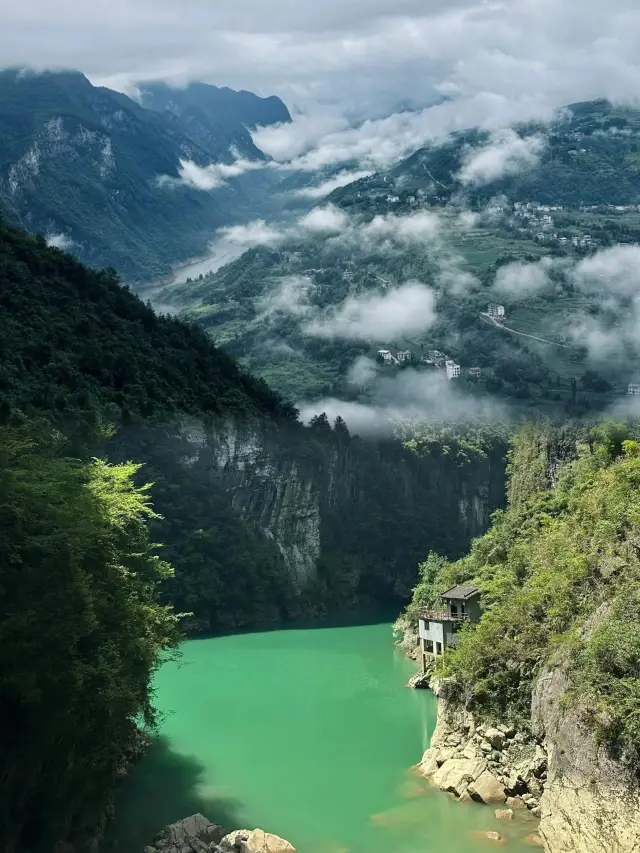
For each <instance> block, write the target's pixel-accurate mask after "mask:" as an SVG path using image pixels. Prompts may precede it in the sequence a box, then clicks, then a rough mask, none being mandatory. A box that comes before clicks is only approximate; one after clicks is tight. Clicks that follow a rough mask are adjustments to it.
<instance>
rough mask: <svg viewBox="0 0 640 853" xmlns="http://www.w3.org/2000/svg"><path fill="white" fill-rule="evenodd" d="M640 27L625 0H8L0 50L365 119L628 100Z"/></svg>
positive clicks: (17, 59) (635, 81)
mask: <svg viewBox="0 0 640 853" xmlns="http://www.w3.org/2000/svg"><path fill="white" fill-rule="evenodd" d="M639 29H640V10H638V7H637V4H636V2H635V0H610V1H609V2H607V3H603V2H602V0H574V2H571V3H568V2H566V0H539V2H533V0H497V2H483V0H431V2H429V3H428V4H425V3H424V0H396V2H394V3H391V2H390V0H350V2H349V3H345V2H338V0H326V2H323V3H315V4H314V3H310V2H306V3H292V2H291V0H272V2H270V3H268V4H265V3H261V2H259V0H236V2H234V3H226V4H225V3H211V2H205V0H185V2H183V3H181V4H179V3H177V2H175V0H111V2H110V3H109V8H108V13H104V12H103V11H100V10H99V8H98V7H97V6H96V5H95V4H91V3H86V2H84V0H65V2H64V3H57V4H56V3H52V2H51V0H30V1H29V2H27V3H25V2H24V0H4V2H3V5H2V27H0V54H1V55H2V56H3V61H4V62H5V63H6V64H7V65H17V66H21V65H25V64H28V65H34V66H38V67H42V66H46V67H60V66H63V67H69V66H73V67H77V68H81V69H83V70H85V71H86V72H87V73H88V74H89V75H90V76H91V77H92V79H95V80H97V81H99V82H101V83H104V84H106V85H112V86H114V85H115V86H117V87H120V88H123V89H126V88H127V87H130V86H131V83H132V81H135V80H154V79H166V80H170V81H172V82H175V83H180V82H185V81H186V80H189V79H203V80H205V81H207V82H212V83H217V84H218V85H229V86H233V87H235V88H249V89H253V90H258V91H259V92H260V93H261V94H271V93H272V92H275V93H277V94H280V95H281V96H283V97H284V98H285V99H286V100H287V101H288V102H289V103H291V104H301V105H308V104H309V103H311V102H313V103H317V104H326V103H327V102H333V103H334V104H335V103H336V102H340V104H341V110H342V112H343V114H344V113H345V112H348V113H349V114H352V113H354V112H356V111H360V112H361V113H362V115H363V116H371V115H373V114H374V113H375V114H377V115H380V111H381V110H384V109H386V110H388V111H389V112H391V111H397V110H398V105H399V104H403V105H405V106H410V107H415V106H418V107H419V106H424V105H425V104H426V103H428V102H429V101H430V100H432V99H433V97H434V94H438V95H439V94H444V95H446V96H448V97H451V98H453V99H455V100H456V101H457V102H458V103H459V106H460V112H461V113H462V112H466V113H467V118H468V117H469V112H468V111H467V106H468V107H469V110H471V111H472V105H473V101H474V99H476V98H478V97H483V98H485V100H488V99H490V98H493V99H498V100H499V99H504V100H505V101H506V102H509V103H510V104H513V105H515V104H518V102H520V103H521V104H523V103H524V102H525V101H526V102H527V103H528V104H529V108H530V111H531V110H534V109H539V108H540V107H541V106H542V105H547V107H548V106H549V105H551V106H557V105H559V104H562V103H569V102H572V101H576V100H581V99H586V98H592V97H597V96H611V97H616V98H625V97H634V96H635V95H636V93H637V92H638V91H640V79H639V71H638V51H637V45H638V32H639ZM52 33H55V38H52V37H51V34H52ZM386 138H390V137H386Z"/></svg>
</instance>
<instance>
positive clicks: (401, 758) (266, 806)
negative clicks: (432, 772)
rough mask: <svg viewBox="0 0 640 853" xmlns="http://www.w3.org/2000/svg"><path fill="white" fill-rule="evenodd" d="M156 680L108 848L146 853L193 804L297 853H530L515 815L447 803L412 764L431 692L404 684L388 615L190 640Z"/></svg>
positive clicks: (429, 721)
mask: <svg viewBox="0 0 640 853" xmlns="http://www.w3.org/2000/svg"><path fill="white" fill-rule="evenodd" d="M183 652H184V654H183V659H182V661H181V663H179V664H174V663H171V664H167V665H165V667H164V668H163V669H161V671H160V672H159V673H158V675H157V679H156V689H157V694H156V705H157V706H158V707H159V708H160V709H161V710H162V711H163V712H164V713H165V714H166V716H165V719H164V721H163V723H162V725H161V738H160V741H159V743H158V744H157V745H156V746H155V748H153V749H152V750H151V751H150V753H149V754H148V755H147V756H146V757H145V758H144V759H143V761H142V762H141V763H140V764H139V765H138V766H137V768H136V769H135V771H134V773H133V774H132V776H131V777H130V779H129V780H128V781H127V782H126V783H125V785H124V786H123V788H122V790H121V792H120V795H119V798H118V802H117V820H116V823H115V825H114V827H113V828H112V833H111V836H112V837H111V844H112V849H115V850H117V851H118V853H142V850H143V848H144V846H145V845H146V844H148V843H149V842H150V840H151V838H152V837H153V836H154V835H155V833H156V832H157V831H158V829H160V828H161V827H162V826H164V825H166V824H167V823H171V822H172V821H175V820H178V819H179V818H182V817H186V816H187V815H189V814H192V813H193V812H196V811H200V812H202V813H203V814H205V815H206V816H207V817H209V818H210V819H211V820H214V821H216V822H217V823H221V824H222V825H224V826H228V827H230V828H239V827H246V828H253V827H261V828H263V829H266V830H268V831H270V832H274V833H276V834H277V835H281V836H282V837H284V838H286V839H288V840H289V841H291V842H292V844H294V845H295V846H296V847H297V849H298V851H300V853H343V851H344V853H346V851H349V853H414V852H415V853H418V852H419V851H420V853H427V851H431V850H433V851H441V850H443V849H446V850H447V853H471V851H477V850H481V849H484V848H485V847H488V848H489V849H490V848H491V845H492V844H493V845H494V846H495V842H488V841H486V840H485V839H484V838H481V837H480V835H479V833H480V832H481V831H482V830H494V831H498V832H500V833H501V834H502V835H503V836H505V839H506V844H505V845H503V846H501V847H500V849H501V850H503V851H509V853H515V851H518V853H520V851H524V850H529V851H530V850H531V847H530V846H528V845H525V844H524V842H523V839H524V838H525V836H527V835H528V834H530V833H532V832H534V831H535V823H534V822H533V821H530V820H529V819H528V818H525V817H524V816H519V817H518V820H517V821H513V822H509V823H508V824H507V823H506V822H504V821H502V822H498V821H496V819H495V817H494V814H493V810H492V809H490V808H489V807H485V806H480V805H476V804H469V805H463V804H460V803H456V802H454V801H453V799H452V798H451V797H450V796H449V795H447V794H442V793H440V792H437V791H433V790H431V789H430V788H429V787H428V786H427V785H426V784H425V783H424V780H422V779H421V778H419V777H418V776H417V775H416V774H415V772H412V771H411V766H412V765H414V764H415V763H416V762H417V761H418V760H419V758H420V756H421V755H422V752H423V750H424V749H425V748H426V747H427V746H428V741H429V737H430V735H431V732H432V730H433V727H434V725H435V717H436V700H435V699H434V697H433V696H432V694H431V693H430V692H427V691H413V690H407V689H405V688H404V684H405V683H406V680H407V678H408V676H409V675H411V674H412V672H413V671H414V666H413V665H412V664H411V663H410V662H409V661H407V660H406V659H404V658H403V657H402V656H401V655H400V654H399V653H398V652H397V651H396V650H395V649H394V648H393V645H392V637H391V629H390V626H389V625H388V624H383V625H368V626H365V627H354V628H324V629H315V628H314V629H305V630H288V631H274V632H271V633H262V634H244V635H240V636H231V637H221V638H216V639H206V640H192V641H190V642H188V643H186V644H185V645H184V649H183Z"/></svg>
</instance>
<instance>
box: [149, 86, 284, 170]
mask: <svg viewBox="0 0 640 853" xmlns="http://www.w3.org/2000/svg"><path fill="white" fill-rule="evenodd" d="M138 91H139V93H140V103H141V105H142V106H143V107H145V108H146V109H149V110H157V111H159V112H165V111H166V112H169V113H172V114H173V115H176V116H178V117H179V118H180V120H181V122H182V125H183V126H184V127H185V128H186V130H187V131H188V133H189V135H190V136H191V138H192V139H194V140H195V141H196V142H198V143H199V144H200V145H202V146H203V148H205V149H206V150H208V151H215V150H218V151H220V152H221V153H226V152H228V151H229V149H230V148H235V149H236V150H237V151H238V153H239V154H241V155H242V156H244V157H248V158H250V159H262V158H264V154H263V153H262V151H260V149H259V148H257V147H256V145H254V143H253V140H252V138H251V136H250V134H249V133H248V131H247V128H251V129H254V128H256V127H264V126H266V125H270V124H279V123H281V122H288V121H291V116H290V114H289V110H288V109H287V108H286V106H285V105H284V103H283V102H282V101H281V100H280V98H277V97H275V96H271V97H269V98H260V97H258V95H254V94H253V92H245V91H241V92H236V91H234V90H233V89H228V88H226V87H223V88H219V87H218V86H210V85H208V84H206V83H189V85H188V86H185V87H184V88H174V87H171V86H168V85H167V84H166V83H142V84H140V85H139V86H138Z"/></svg>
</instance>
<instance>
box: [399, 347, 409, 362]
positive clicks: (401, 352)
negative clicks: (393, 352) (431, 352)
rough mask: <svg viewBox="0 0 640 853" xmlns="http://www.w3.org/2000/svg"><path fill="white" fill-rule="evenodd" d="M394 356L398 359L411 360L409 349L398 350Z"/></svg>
mask: <svg viewBox="0 0 640 853" xmlns="http://www.w3.org/2000/svg"><path fill="white" fill-rule="evenodd" d="M396 358H397V359H398V361H411V350H408V349H405V350H399V352H398V355H397V356H396Z"/></svg>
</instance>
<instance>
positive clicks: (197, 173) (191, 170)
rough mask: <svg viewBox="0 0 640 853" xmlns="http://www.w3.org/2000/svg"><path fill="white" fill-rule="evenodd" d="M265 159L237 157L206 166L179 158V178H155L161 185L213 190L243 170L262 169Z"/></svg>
mask: <svg viewBox="0 0 640 853" xmlns="http://www.w3.org/2000/svg"><path fill="white" fill-rule="evenodd" d="M265 165H266V163H265V161H263V160H247V159H245V158H242V157H239V158H238V159H236V160H234V162H233V163H211V164H210V165H208V166H198V164H197V163H194V162H193V160H182V159H181V160H180V163H179V166H178V174H179V175H180V177H179V178H172V177H170V176H169V175H160V176H158V178H157V182H158V184H160V185H161V186H169V187H171V186H178V185H180V184H182V185H185V186H188V187H193V188H194V189H196V190H207V191H208V190H215V189H218V187H221V186H223V185H224V184H226V183H227V181H229V180H231V179H232V178H237V177H238V176H239V175H243V174H244V173H245V172H251V171H255V170H256V169H264V168H265Z"/></svg>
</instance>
